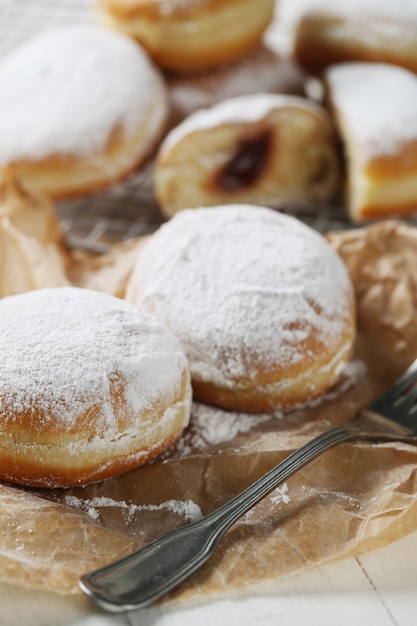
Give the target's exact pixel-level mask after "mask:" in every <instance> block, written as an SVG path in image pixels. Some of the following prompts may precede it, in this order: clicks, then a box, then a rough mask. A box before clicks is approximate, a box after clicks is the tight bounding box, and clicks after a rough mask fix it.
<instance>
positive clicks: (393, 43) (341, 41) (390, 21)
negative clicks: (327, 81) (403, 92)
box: [294, 5, 417, 74]
mask: <svg viewBox="0 0 417 626" xmlns="http://www.w3.org/2000/svg"><path fill="white" fill-rule="evenodd" d="M364 8H365V9H366V5H365V7H364ZM294 58H295V59H296V60H297V61H298V62H299V63H300V64H301V65H302V66H303V67H304V68H305V69H306V70H307V71H309V72H311V73H312V74H320V73H321V72H322V71H323V69H325V68H326V67H327V66H329V65H332V64H334V63H340V62H343V61H370V62H381V63H392V64H393V65H401V66H402V67H405V68H406V69H409V70H411V71H412V72H417V45H416V27H415V24H414V23H413V22H412V21H411V22H410V23H409V22H408V20H407V16H404V19H403V20H401V21H399V20H398V18H397V17H395V16H391V17H390V18H388V16H383V15H377V14H374V13H372V15H368V14H362V15H350V16H347V15H346V16H345V15H338V14H337V12H336V11H335V12H332V10H330V11H329V12H328V13H326V12H323V11H311V12H309V13H307V14H305V15H303V16H302V18H301V19H300V21H299V23H298V24H297V28H296V32H295V41H294Z"/></svg>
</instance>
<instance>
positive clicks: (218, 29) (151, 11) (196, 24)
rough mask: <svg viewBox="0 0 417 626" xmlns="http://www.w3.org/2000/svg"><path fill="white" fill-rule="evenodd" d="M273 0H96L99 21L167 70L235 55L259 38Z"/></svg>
mask: <svg viewBox="0 0 417 626" xmlns="http://www.w3.org/2000/svg"><path fill="white" fill-rule="evenodd" d="M274 5H275V0H96V2H95V5H94V7H95V9H96V13H97V16H98V19H99V21H100V22H101V23H102V24H103V25H106V26H110V27H111V28H115V29H117V30H120V31H122V32H124V33H126V34H128V35H130V36H131V37H134V38H135V39H137V40H138V41H139V42H140V43H141V44H142V45H143V46H144V47H145V48H146V49H147V50H148V51H149V53H150V55H151V56H152V57H153V58H154V60H155V62H156V64H157V65H159V66H160V67H163V68H165V69H181V70H189V69H196V68H202V67H210V66H214V65H219V64H222V63H226V62H228V61H231V60H233V59H237V58H239V57H240V56H242V55H243V54H245V53H246V52H247V51H248V50H250V49H251V48H253V47H255V46H256V45H257V43H258V42H259V41H260V39H261V37H262V35H263V33H264V31H265V29H266V28H267V26H268V25H269V24H270V22H271V21H272V17H273V13H274Z"/></svg>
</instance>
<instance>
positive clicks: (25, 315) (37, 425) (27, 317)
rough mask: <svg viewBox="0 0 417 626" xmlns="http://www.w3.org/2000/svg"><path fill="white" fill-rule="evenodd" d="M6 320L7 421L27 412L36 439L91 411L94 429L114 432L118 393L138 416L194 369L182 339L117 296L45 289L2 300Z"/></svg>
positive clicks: (2, 347)
mask: <svg viewBox="0 0 417 626" xmlns="http://www.w3.org/2000/svg"><path fill="white" fill-rule="evenodd" d="M0 317H1V320H2V332H1V334H0V410H1V412H2V419H3V420H7V421H9V422H13V420H14V419H20V414H21V413H22V411H25V412H28V414H29V416H30V419H31V420H32V421H33V424H32V426H33V428H34V436H35V433H36V432H37V431H42V430H46V429H49V430H50V429H53V430H58V431H61V430H63V431H67V430H71V429H73V428H74V427H75V425H76V424H77V420H78V419H79V416H80V415H82V414H83V412H85V411H87V410H88V409H90V412H89V414H88V416H87V417H88V420H89V423H88V427H89V428H91V427H93V425H95V426H96V428H97V430H98V433H102V432H105V431H106V429H111V428H112V427H114V425H115V424H118V413H119V411H120V407H118V406H117V402H115V401H114V399H113V395H114V393H116V395H119V396H120V397H121V399H122V401H123V402H124V403H126V405H127V407H128V410H129V411H131V412H132V413H133V414H134V415H136V414H137V415H139V414H140V412H141V411H143V410H145V409H147V408H150V406H152V405H153V404H154V403H155V402H156V401H158V400H162V402H166V403H167V404H168V405H169V403H170V402H172V401H174V400H175V399H176V397H177V395H178V390H179V389H180V386H181V378H182V376H183V373H184V371H185V370H186V368H187V364H186V359H185V356H184V354H183V352H182V350H181V347H180V345H179V344H178V341H177V340H176V338H175V337H173V336H172V334H171V333H170V332H169V330H168V329H167V328H166V327H165V326H164V325H163V324H162V323H161V322H160V321H159V320H157V319H155V318H153V317H152V316H150V315H148V314H146V313H143V312H141V311H139V309H137V307H134V306H132V305H130V304H128V303H127V302H124V301H122V300H120V299H118V298H114V297H112V296H108V295H105V294H101V293H98V292H92V291H91V292H90V291H89V290H86V289H76V288H59V289H58V288H57V289H42V290H38V291H33V292H29V293H25V294H21V295H17V296H11V297H8V298H4V299H3V300H0ZM112 392H113V395H112ZM119 402H120V401H119ZM166 419H170V416H169V415H167V417H166ZM138 424H139V422H138ZM138 427H139V426H138ZM97 440H98V444H100V442H101V438H100V437H99V436H98V437H97ZM101 445H103V443H101Z"/></svg>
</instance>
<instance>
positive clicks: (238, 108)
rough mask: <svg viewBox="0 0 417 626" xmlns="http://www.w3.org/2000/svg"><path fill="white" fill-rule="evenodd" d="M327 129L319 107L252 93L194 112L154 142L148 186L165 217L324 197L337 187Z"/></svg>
mask: <svg viewBox="0 0 417 626" xmlns="http://www.w3.org/2000/svg"><path fill="white" fill-rule="evenodd" d="M338 185H339V169H338V157H337V151H336V146H335V138H334V132H333V127H332V124H331V121H330V117H329V116H328V113H327V112H326V111H325V110H324V109H323V108H322V107H320V106H319V105H317V104H315V103H313V102H309V101H308V100H306V99H303V98H299V97H297V96H285V95H281V94H256V95H252V96H241V97H240V98H232V99H230V100H225V101H224V102H221V103H220V104H217V105H215V106H214V107H212V108H210V109H204V110H201V111H197V112H196V113H194V114H193V115H191V116H190V117H188V118H187V119H186V120H184V122H183V123H182V124H180V125H179V126H177V127H176V128H174V129H173V130H172V131H171V132H170V133H169V134H168V135H167V137H166V138H165V140H164V141H163V143H162V144H161V146H160V149H159V153H158V156H157V160H156V165H155V169H154V190H155V195H156V198H157V200H158V203H159V205H160V207H161V209H162V211H163V213H164V214H165V215H167V216H172V215H173V214H174V213H176V212H177V211H179V210H181V209H183V208H191V207H197V206H212V205H216V204H233V203H235V202H238V203H239V202H251V203H255V204H267V205H270V204H272V205H276V204H279V203H280V202H282V201H303V200H308V201H325V200H328V199H330V198H331V197H332V196H333V195H334V194H335V192H336V190H337V189H338Z"/></svg>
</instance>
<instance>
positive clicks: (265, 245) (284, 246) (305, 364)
mask: <svg viewBox="0 0 417 626" xmlns="http://www.w3.org/2000/svg"><path fill="white" fill-rule="evenodd" d="M126 297H127V299H128V300H130V301H131V302H133V303H135V304H137V305H139V306H140V307H141V308H142V309H144V310H147V311H149V312H151V313H152V314H154V315H156V316H158V317H160V318H161V319H162V320H163V321H164V322H165V323H166V324H167V325H168V326H169V327H170V328H171V330H172V331H173V333H174V334H175V335H176V336H177V337H178V338H179V340H180V342H181V344H182V346H183V348H184V350H185V352H186V354H187V356H188V359H189V362H190V367H191V377H192V385H193V394H194V397H195V398H196V399H197V400H201V401H203V402H207V403H210V404H215V405H219V406H222V407H226V408H230V409H237V410H243V411H253V412H259V411H267V410H273V409H276V408H283V407H291V406H294V405H296V404H299V403H304V402H306V401H308V400H309V399H310V398H313V397H315V396H317V395H318V394H320V393H322V392H323V391H324V390H326V389H327V388H328V387H329V386H330V385H332V384H333V383H334V382H335V381H336V380H337V379H338V377H339V376H340V375H341V373H342V371H343V368H344V366H345V364H346V363H347V361H348V360H349V358H350V354H351V350H352V343H353V340H354V336H355V312H354V299H353V290H352V286H351V283H350V280H349V277H348V274H347V271H346V268H345V266H344V264H343V263H342V261H341V259H340V258H339V257H338V255H337V253H336V252H335V251H334V250H333V249H332V248H331V247H330V245H329V244H328V243H327V242H326V241H325V239H324V238H323V237H322V236H321V235H320V234H318V233H317V232H316V231H313V230H312V229H311V228H310V227H308V226H306V225H304V224H302V223H301V222H300V221H298V220H296V219H295V218H292V217H289V216H287V215H285V214H281V213H278V212H276V211H274V210H272V209H267V208H264V207H258V206H257V207H254V206H241V205H240V206H227V207H212V208H209V209H208V208H201V209H193V210H185V211H181V212H180V213H178V214H177V215H175V216H174V217H173V218H172V219H171V220H170V221H168V222H167V223H165V224H164V225H163V226H162V227H161V228H160V229H159V230H158V231H157V232H156V233H155V234H154V235H152V237H151V238H150V239H149V240H148V243H147V244H146V245H145V246H144V248H143V249H142V252H141V254H140V256H139V257H138V260H137V263H136V266H135V268H134V270H133V273H132V275H131V278H130V281H129V284H128V288H127V295H126Z"/></svg>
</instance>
